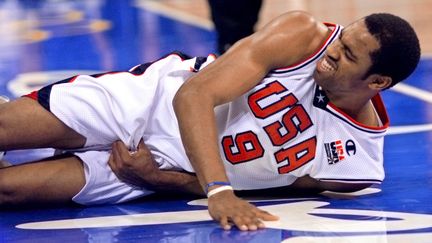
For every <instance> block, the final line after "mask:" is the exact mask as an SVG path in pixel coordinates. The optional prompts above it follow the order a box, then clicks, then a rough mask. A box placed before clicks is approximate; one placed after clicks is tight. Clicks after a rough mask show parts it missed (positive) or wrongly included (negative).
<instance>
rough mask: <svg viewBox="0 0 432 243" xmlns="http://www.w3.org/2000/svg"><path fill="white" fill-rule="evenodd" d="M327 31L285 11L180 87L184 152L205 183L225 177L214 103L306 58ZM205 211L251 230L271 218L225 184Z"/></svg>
mask: <svg viewBox="0 0 432 243" xmlns="http://www.w3.org/2000/svg"><path fill="white" fill-rule="evenodd" d="M328 34H329V32H328V29H327V28H326V27H325V26H324V25H323V24H319V23H317V22H316V21H315V20H314V19H313V18H312V17H311V16H309V15H307V14H305V13H299V12H294V13H288V14H285V15H283V16H281V17H279V18H277V19H275V20H274V21H272V22H271V23H269V24H268V25H266V26H265V27H264V28H263V29H261V30H260V31H258V32H256V33H255V34H253V35H251V36H249V37H247V38H245V39H242V40H240V41H239V42H237V43H236V44H235V45H234V46H233V47H232V48H231V49H229V50H228V52H227V53H225V54H224V55H222V56H221V57H220V58H218V59H217V60H216V61H215V62H213V63H212V64H210V65H209V66H207V67H206V68H204V69H203V70H202V71H200V72H199V73H197V74H196V75H195V76H193V77H192V78H190V79H189V80H188V81H187V82H186V83H185V84H184V85H183V86H182V87H181V88H180V90H179V91H178V93H177V94H176V97H175V99H174V108H175V112H176V115H177V118H178V121H179V127H180V132H181V135H182V141H183V144H184V147H185V150H186V153H187V155H188V157H189V159H190V161H191V164H192V166H193V168H194V170H195V171H196V174H197V176H198V179H199V181H200V184H201V186H202V187H203V188H205V187H206V185H207V184H208V183H211V182H214V181H225V182H226V181H228V178H227V174H226V172H225V168H224V165H223V162H222V160H221V158H220V153H219V147H218V141H217V138H218V133H217V130H216V122H215V114H214V108H215V107H216V106H218V105H221V104H224V103H227V102H230V101H232V100H234V99H235V98H237V97H239V96H241V95H242V94H244V93H245V92H247V91H248V90H250V89H251V88H252V87H254V86H255V85H256V84H257V83H259V82H260V81H261V80H262V79H263V77H264V76H265V75H266V74H267V73H268V72H269V71H270V70H272V69H275V68H278V67H286V66H289V65H292V64H294V63H297V62H299V61H302V60H304V59H306V58H307V57H308V56H310V55H311V54H312V53H313V52H315V51H316V50H317V49H318V48H319V47H320V46H321V44H322V43H323V42H324V40H325V38H326V37H327V35H328ZM239 132H241V131H239ZM216 187H217V186H214V187H210V188H209V189H210V190H212V189H215V188H216ZM209 213H210V215H211V216H212V217H213V218H214V219H215V220H217V221H219V222H220V223H221V225H222V227H224V228H225V229H229V228H230V224H229V222H233V223H234V224H235V225H236V226H237V227H239V228H240V229H241V230H254V229H257V228H258V227H263V224H262V222H261V220H272V219H275V217H274V216H272V215H270V214H268V213H266V212H263V211H261V210H258V209H257V208H256V207H254V206H252V205H250V204H249V203H247V202H245V201H243V200H240V199H239V198H237V197H235V195H234V194H233V192H232V191H229V190H227V191H222V192H219V193H217V194H215V195H213V196H211V197H210V198H209Z"/></svg>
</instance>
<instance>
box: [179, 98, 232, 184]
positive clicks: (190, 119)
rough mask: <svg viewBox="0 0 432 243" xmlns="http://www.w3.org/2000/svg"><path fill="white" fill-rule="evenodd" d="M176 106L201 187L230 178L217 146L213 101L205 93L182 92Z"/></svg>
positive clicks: (188, 152)
mask: <svg viewBox="0 0 432 243" xmlns="http://www.w3.org/2000/svg"><path fill="white" fill-rule="evenodd" d="M174 108H175V111H176V115H177V118H178V121H179V127H180V132H181V136H182V141H183V144H184V147H185V150H186V153H187V155H188V157H189V160H190V162H191V164H192V166H193V168H194V170H195V172H196V174H197V176H198V179H199V181H200V183H201V186H202V187H203V188H205V186H206V185H207V183H209V182H212V181H228V178H227V175H226V172H225V167H224V165H223V162H222V160H221V158H220V153H219V147H218V145H217V138H218V136H217V129H216V121H215V115H214V111H213V109H214V104H213V101H212V100H211V99H210V98H208V97H206V94H205V92H197V91H194V90H192V91H186V92H183V91H182V92H180V94H177V96H176V99H175V102H174Z"/></svg>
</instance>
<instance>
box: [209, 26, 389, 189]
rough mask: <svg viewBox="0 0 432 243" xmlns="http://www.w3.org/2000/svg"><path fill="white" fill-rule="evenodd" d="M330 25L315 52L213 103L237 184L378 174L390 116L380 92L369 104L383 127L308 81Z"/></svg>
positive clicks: (378, 177) (360, 178)
mask: <svg viewBox="0 0 432 243" xmlns="http://www.w3.org/2000/svg"><path fill="white" fill-rule="evenodd" d="M328 25H330V24H328ZM329 27H333V32H332V34H331V36H330V37H329V38H328V39H327V41H326V42H325V44H324V45H323V46H322V48H320V50H319V51H318V52H316V53H315V54H314V55H313V56H311V57H310V58H308V59H307V60H305V61H303V62H302V63H299V64H296V65H293V66H291V67H288V68H283V69H277V70H273V71H272V72H270V73H269V74H268V75H267V76H266V77H265V78H264V79H263V81H262V82H261V83H259V84H258V85H257V86H256V87H254V88H253V89H252V90H250V91H249V92H247V93H246V94H245V95H243V96H242V97H240V98H238V99H236V100H235V101H233V102H231V103H229V104H226V105H223V106H221V107H218V108H217V109H216V113H217V124H218V131H219V134H220V137H219V139H220V150H221V151H223V154H222V157H223V159H224V163H225V168H226V171H227V173H228V177H229V179H230V181H231V183H232V184H233V185H234V187H235V188H236V189H239V190H241V189H263V188H269V187H279V186H286V185H290V184H291V183H293V182H294V181H295V179H296V178H298V177H301V176H305V175H309V176H311V177H312V178H315V179H318V180H325V181H339V182H346V183H361V182H367V183H380V182H381V181H382V180H383V179H384V169H383V138H384V135H385V132H386V128H387V126H388V118H387V114H386V111H385V108H384V105H383V103H382V100H381V98H380V96H379V95H377V96H376V97H374V98H373V100H372V103H373V105H374V108H375V110H376V112H377V114H378V117H379V118H380V120H381V123H382V124H383V126H381V127H368V126H365V125H362V124H360V123H358V122H356V121H355V120H353V119H352V118H350V117H349V116H348V115H346V114H345V113H344V112H343V111H341V110H339V109H338V108H337V107H335V106H334V105H333V104H332V103H331V102H329V100H328V98H327V97H326V95H325V93H324V92H323V91H322V90H321V89H320V87H318V86H317V84H316V83H315V82H314V80H313V77H312V74H313V72H314V70H315V67H316V62H317V61H318V60H319V59H320V57H321V56H322V55H323V53H324V52H325V49H326V47H327V46H328V45H329V44H330V43H331V42H332V41H333V40H334V39H335V38H337V37H338V35H339V33H340V31H341V27H340V26H337V25H333V26H329Z"/></svg>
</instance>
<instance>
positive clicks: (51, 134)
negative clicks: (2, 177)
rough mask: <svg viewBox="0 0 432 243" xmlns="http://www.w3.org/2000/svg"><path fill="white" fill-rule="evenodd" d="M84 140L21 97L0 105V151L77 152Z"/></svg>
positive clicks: (32, 102) (42, 109) (35, 103)
mask: <svg viewBox="0 0 432 243" xmlns="http://www.w3.org/2000/svg"><path fill="white" fill-rule="evenodd" d="M84 144H85V138H84V137H83V136H82V135H80V134H78V133H77V132H75V131H74V130H72V129H71V128H69V127H68V126H66V125H65V124H64V123H63V122H61V121H60V120H59V119H58V118H57V117H55V116H54V115H53V114H52V113H51V112H49V111H47V110H46V109H45V108H43V107H42V106H41V105H40V104H39V103H38V102H37V101H35V100H33V99H30V98H27V97H22V98H18V99H17V100H14V101H10V102H7V103H4V104H0V151H4V150H13V149H27V148H46V147H54V148H79V147H82V146H83V145H84Z"/></svg>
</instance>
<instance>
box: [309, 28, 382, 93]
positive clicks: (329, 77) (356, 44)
mask: <svg viewBox="0 0 432 243" xmlns="http://www.w3.org/2000/svg"><path fill="white" fill-rule="evenodd" d="M378 48H379V43H378V41H377V40H376V38H375V37H373V36H372V35H371V34H370V33H369V31H368V29H367V27H366V25H365V23H364V20H359V21H357V22H354V23H353V24H351V25H349V26H348V27H346V28H345V29H344V30H342V33H341V35H340V36H339V38H338V39H337V40H336V41H334V42H333V43H332V44H330V45H329V46H328V47H327V50H326V53H325V55H324V57H323V58H321V59H320V60H319V61H318V63H317V66H316V70H315V72H314V79H315V81H316V82H317V83H318V85H320V86H321V87H323V88H324V90H327V91H329V92H333V93H337V92H345V93H347V92H348V93H349V92H358V91H359V90H358V89H359V88H361V87H366V86H367V84H366V82H365V81H364V80H363V78H365V77H364V76H365V74H366V73H367V71H368V70H369V68H370V66H371V65H372V60H371V58H370V53H372V52H373V51H375V50H377V49H378ZM362 81H363V82H362Z"/></svg>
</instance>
